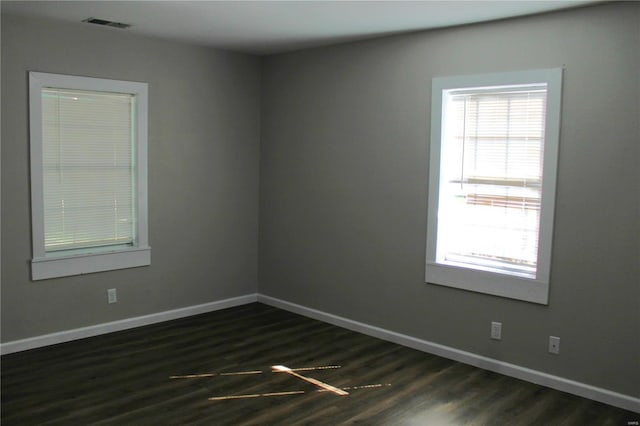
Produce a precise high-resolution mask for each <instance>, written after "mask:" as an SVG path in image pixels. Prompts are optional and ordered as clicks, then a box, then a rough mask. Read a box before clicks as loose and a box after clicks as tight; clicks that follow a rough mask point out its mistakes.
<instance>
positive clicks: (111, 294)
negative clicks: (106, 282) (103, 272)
mask: <svg viewBox="0 0 640 426" xmlns="http://www.w3.org/2000/svg"><path fill="white" fill-rule="evenodd" d="M107 298H108V299H109V303H116V302H117V301H118V294H117V293H116V289H115V288H110V289H109V290H107Z"/></svg>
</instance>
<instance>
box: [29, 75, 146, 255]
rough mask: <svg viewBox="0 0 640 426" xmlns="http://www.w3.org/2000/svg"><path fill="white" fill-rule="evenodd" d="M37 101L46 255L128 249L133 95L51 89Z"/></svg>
mask: <svg viewBox="0 0 640 426" xmlns="http://www.w3.org/2000/svg"><path fill="white" fill-rule="evenodd" d="M41 96H42V150H43V152H42V154H43V189H44V191H43V192H44V200H43V201H44V206H43V207H44V208H43V211H44V231H45V232H44V234H45V235H44V246H45V251H47V252H53V251H60V250H70V249H78V248H86V247H100V246H111V245H131V244H133V242H134V240H135V238H136V235H135V232H136V226H135V225H136V224H135V217H136V214H135V213H136V212H135V206H136V202H135V197H136V193H135V182H136V176H135V174H136V169H135V164H136V162H135V158H134V157H135V156H134V153H135V137H134V135H135V130H136V129H135V117H134V114H135V111H136V108H135V101H136V97H135V96H134V95H132V94H120V93H111V92H97V91H85V90H71V89H56V88H42V90H41Z"/></svg>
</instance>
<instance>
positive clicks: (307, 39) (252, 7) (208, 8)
mask: <svg viewBox="0 0 640 426" xmlns="http://www.w3.org/2000/svg"><path fill="white" fill-rule="evenodd" d="M597 1H598V0H555V1H526V0H524V1H523V0H520V1H506V0H503V1H478V0H476V1H402V0H397V1H313V0H301V1H238V0H236V1H2V3H1V7H2V13H9V14H16V15H29V16H34V17H42V18H51V19H57V20H61V21H68V22H76V23H79V22H81V21H82V20H83V19H86V18H89V17H94V18H99V19H104V20H110V21H117V22H123V23H127V24H132V25H133V26H132V27H131V28H128V29H125V30H119V29H115V28H108V30H111V31H127V32H131V33H136V34H145V35H150V36H157V37H162V38H167V39H172V40H178V41H183V42H188V43H193V44H198V45H207V46H212V47H218V48H223V49H229V50H236V51H241V52H246V53H256V54H270V53H278V52H284V51H290V50H296V49H301V48H306V47H313V46H320V45H327V44H333V43H339V42H344V41H350V40H357V39H364V38H370V37H376V36H380V35H384V34H393V33H399V32H406V31H415V30H424V29H431V28H440V27H447V26H453V25H461V24H469V23H475V22H483V21H490V20H495V19H502V18H509V17H515V16H523V15H529V14H535V13H541V12H547V11H551V10H558V9H565V8H570V7H577V6H582V5H585V4H590V3H595V2H597ZM82 25H91V24H82Z"/></svg>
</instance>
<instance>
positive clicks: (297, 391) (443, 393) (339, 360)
mask: <svg viewBox="0 0 640 426" xmlns="http://www.w3.org/2000/svg"><path fill="white" fill-rule="evenodd" d="M273 365H285V366H287V367H289V368H292V369H296V370H295V372H296V373H297V374H300V375H303V376H305V377H310V378H314V379H316V380H318V381H321V382H323V383H325V384H328V385H332V386H335V387H337V388H340V389H344V390H346V391H347V392H349V395H346V396H340V395H337V394H335V393H333V392H331V391H330V390H326V389H323V388H322V387H321V386H318V385H315V384H312V383H308V382H306V381H304V380H301V379H300V378H299V377H295V376H293V375H291V374H288V373H283V372H272V370H271V366H273ZM308 367H327V368H318V369H314V370H306V369H300V368H308ZM237 373H241V374H237ZM188 375H202V376H201V377H181V376H188ZM172 376H173V377H172ZM176 376H177V377H176ZM226 397H233V398H226ZM210 398H218V399H210ZM1 419H2V425H3V426H10V425H21V426H22V425H89V424H96V425H190V424H198V425H298V424H308V425H341V424H363V425H419V426H422V425H463V424H464V425H627V424H629V423H628V422H634V421H637V420H639V419H640V415H638V414H636V413H632V412H629V411H625V410H621V409H618V408H615V407H611V406H607V405H605V404H601V403H598V402H594V401H590V400H587V399H583V398H579V397H576V396H572V395H569V394H566V393H563V392H558V391H554V390H551V389H548V388H545V387H542V386H537V385H534V384H531V383H527V382H523V381H520V380H517V379H513V378H509V377H506V376H502V375H500V374H496V373H491V372H488V371H485V370H481V369H478V368H474V367H471V366H468V365H465V364H461V363H458V362H454V361H450V360H447V359H444V358H440V357H437V356H433V355H429V354H425V353H423V352H419V351H416V350H413V349H409V348H406V347H403V346H399V345H396V344H392V343H388V342H385V341H382V340H379V339H375V338H372V337H368V336H365V335H362V334H358V333H354V332H351V331H349V330H345V329H342V328H339V327H335V326H332V325H329V324H325V323H322V322H319V321H315V320H312V319H308V318H305V317H302V316H299V315H295V314H292V313H289V312H286V311H282V310H279V309H276V308H272V307H269V306H266V305H262V304H258V303H254V304H251V305H245V306H240V307H236V308H231V309H225V310H222V311H217V312H213V313H209V314H204V315H198V316H194V317H190V318H185V319H180V320H175V321H171V322H166V323H162V324H156V325H151V326H147V327H141V328H137V329H133V330H128V331H123V332H119V333H113V334H109V335H104V336H98V337H93V338H89V339H84V340H79V341H74V342H69V343H64V344H60V345H55V346H50V347H46V348H41V349H35V350H31V351H25V352H21V353H16V354H10V355H5V356H3V357H2V415H1Z"/></svg>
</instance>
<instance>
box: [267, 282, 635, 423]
mask: <svg viewBox="0 0 640 426" xmlns="http://www.w3.org/2000/svg"><path fill="white" fill-rule="evenodd" d="M258 302H261V303H264V304H267V305H271V306H274V307H276V308H280V309H284V310H287V311H290V312H294V313H296V314H300V315H304V316H306V317H310V318H313V319H317V320H320V321H323V322H326V323H329V324H333V325H337V326H339V327H343V328H346V329H349V330H353V331H357V332H358V333H362V334H366V335H369V336H373V337H377V338H379V339H382V340H386V341H389V342H393V343H397V344H400V345H403V346H407V347H410V348H413V349H417V350H420V351H423V352H427V353H430V354H434V355H438V356H441V357H443V358H448V359H452V360H454V361H459V362H462V363H464V364H469V365H473V366H475V367H479V368H482V369H485V370H489V371H494V372H496V373H500V374H504V375H505V376H510V377H515V378H517V379H521V380H525V381H527V382H531V383H535V384H539V385H543V386H546V387H549V388H552V389H556V390H559V391H562V392H567V393H571V394H574V395H578V396H581V397H584V398H589V399H592V400H595V401H599V402H603V403H605V404H609V405H613V406H615V407H619V408H623V409H625V410H631V411H635V412H640V398H635V397H632V396H629V395H624V394H621V393H617V392H613V391H610V390H607V389H603V388H599V387H596V386H592V385H588V384H586V383H581V382H576V381H574V380H569V379H565V378H563V377H559V376H554V375H551V374H547V373H543V372H541V371H537V370H532V369H529V368H526V367H521V366H518V365H515V364H509V363H507V362H502V361H498V360H495V359H492V358H487V357H484V356H481V355H477V354H474V353H471V352H465V351H461V350H459V349H455V348H452V347H449V346H444V345H440V344H438V343H433V342H429V341H427V340H421V339H417V338H415V337H411V336H407V335H405V334H400V333H395V332H393V331H389V330H385V329H383V328H379V327H375V326H372V325H368V324H364V323H361V322H358V321H353V320H350V319H348V318H343V317H339V316H337V315H333V314H329V313H326V312H322V311H319V310H316V309H311V308H308V307H306V306H302V305H297V304H295V303H291V302H287V301H285V300H281V299H276V298H274V297H270V296H265V295H263V294H258Z"/></svg>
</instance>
